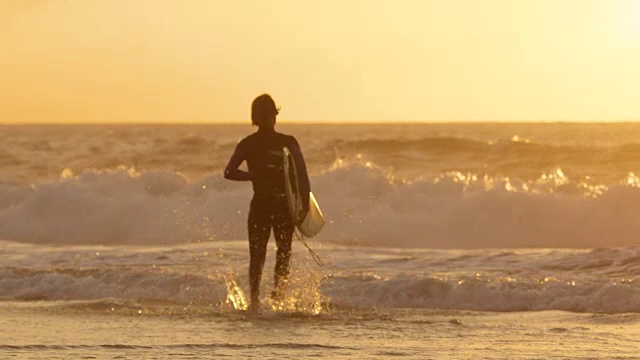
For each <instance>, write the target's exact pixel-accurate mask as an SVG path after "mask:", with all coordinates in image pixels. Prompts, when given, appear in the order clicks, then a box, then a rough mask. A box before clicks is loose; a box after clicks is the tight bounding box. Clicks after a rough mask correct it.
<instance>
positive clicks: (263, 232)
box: [248, 201, 271, 307]
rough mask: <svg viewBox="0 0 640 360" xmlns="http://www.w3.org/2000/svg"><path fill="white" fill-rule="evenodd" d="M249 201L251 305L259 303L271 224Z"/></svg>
mask: <svg viewBox="0 0 640 360" xmlns="http://www.w3.org/2000/svg"><path fill="white" fill-rule="evenodd" d="M254 203H255V202H254V201H252V202H251V210H250V211H249V220H248V230H249V256H250V260H249V286H250V291H251V306H252V307H254V306H258V305H259V304H260V279H261V277H262V269H263V267H264V260H265V257H266V255H267V243H268V242H269V235H270V234H271V226H270V224H269V223H268V222H266V221H264V219H261V216H260V211H259V210H260V209H259V208H258V207H257V206H255V204H254Z"/></svg>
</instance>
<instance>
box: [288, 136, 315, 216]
mask: <svg viewBox="0 0 640 360" xmlns="http://www.w3.org/2000/svg"><path fill="white" fill-rule="evenodd" d="M290 150H291V155H292V156H293V161H294V162H295V164H296V170H297V172H298V188H299V189H300V195H301V197H302V207H303V209H304V214H303V215H304V216H303V217H302V218H303V219H304V217H305V216H306V215H307V212H308V211H309V192H311V183H310V182H309V174H308V173H307V164H306V163H305V161H304V156H302V150H301V149H300V144H298V141H296V140H295V139H294V140H293V144H292V146H291V148H290Z"/></svg>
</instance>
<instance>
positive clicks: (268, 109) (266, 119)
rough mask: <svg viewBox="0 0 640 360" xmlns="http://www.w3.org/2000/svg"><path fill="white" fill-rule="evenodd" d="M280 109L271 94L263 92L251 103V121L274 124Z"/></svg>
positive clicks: (258, 124)
mask: <svg viewBox="0 0 640 360" xmlns="http://www.w3.org/2000/svg"><path fill="white" fill-rule="evenodd" d="M279 112H280V109H279V108H278V107H277V106H276V103H275V101H273V99H272V98H271V95H269V94H262V95H260V96H258V97H257V98H255V100H253V103H251V123H252V124H253V125H257V126H273V125H275V124H276V115H278V113H279Z"/></svg>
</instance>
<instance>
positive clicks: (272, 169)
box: [224, 94, 310, 311]
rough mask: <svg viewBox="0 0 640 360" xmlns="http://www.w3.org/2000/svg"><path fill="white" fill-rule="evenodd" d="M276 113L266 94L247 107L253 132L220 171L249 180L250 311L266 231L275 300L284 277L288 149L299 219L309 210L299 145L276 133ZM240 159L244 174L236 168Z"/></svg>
mask: <svg viewBox="0 0 640 360" xmlns="http://www.w3.org/2000/svg"><path fill="white" fill-rule="evenodd" d="M279 111H280V109H279V108H278V107H276V104H275V102H274V101H273V99H272V98H271V96H270V95H268V94H262V95H260V96H258V97H257V98H255V100H253V103H252V104H251V122H252V125H254V126H258V131H256V132H255V133H253V134H251V135H249V136H247V137H245V138H244V139H242V140H241V141H240V142H239V143H238V145H237V146H236V148H235V151H234V152H233V155H231V159H229V163H228V164H227V167H226V168H225V170H224V177H225V178H226V179H229V180H236V181H251V183H252V185H253V198H252V199H251V205H250V208H249V218H248V221H247V224H248V230H249V255H250V261H249V284H250V288H251V290H250V291H251V304H250V307H249V310H250V311H259V309H260V297H259V296H260V279H261V277H262V269H263V267H264V261H265V257H266V253H267V242H268V241H269V236H270V235H271V229H273V234H274V237H275V239H276V245H277V252H276V265H275V271H274V282H275V284H274V290H273V292H272V294H271V295H272V298H274V300H280V299H281V298H282V293H283V291H284V288H285V286H286V283H287V277H288V275H289V264H290V262H291V241H292V238H293V231H294V227H295V222H294V221H292V219H291V215H290V213H289V207H288V203H287V198H286V192H285V191H286V190H285V178H284V169H283V160H282V149H283V147H285V146H286V147H288V148H289V150H290V151H291V153H292V155H293V159H294V162H295V165H296V168H297V169H298V179H299V187H300V190H301V193H302V194H305V195H304V196H302V199H303V208H304V211H303V214H302V216H301V218H300V219H299V220H298V221H301V220H302V219H304V216H305V215H306V212H308V209H309V191H310V185H309V177H308V175H307V169H306V165H305V162H304V158H303V156H302V151H301V150H300V145H299V144H298V141H297V140H296V139H295V138H294V137H293V136H290V135H284V134H281V133H279V132H276V131H275V124H276V116H277V115H278V113H279ZM243 161H246V162H247V168H248V171H244V170H241V169H239V167H240V165H241V164H242V162H243Z"/></svg>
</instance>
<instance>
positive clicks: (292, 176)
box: [282, 146, 324, 237]
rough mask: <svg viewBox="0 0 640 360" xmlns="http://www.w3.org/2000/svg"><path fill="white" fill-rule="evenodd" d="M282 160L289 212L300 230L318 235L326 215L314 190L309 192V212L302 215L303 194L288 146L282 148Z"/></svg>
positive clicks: (306, 234)
mask: <svg viewBox="0 0 640 360" xmlns="http://www.w3.org/2000/svg"><path fill="white" fill-rule="evenodd" d="M282 161H283V165H284V184H285V190H286V192H287V202H288V204H289V213H290V214H291V219H292V220H293V222H294V224H296V227H297V228H298V230H300V232H301V233H302V234H303V235H304V236H306V237H314V236H316V235H318V233H319V232H320V230H322V227H323V226H324V216H323V215H322V210H320V206H319V205H318V202H317V201H316V198H315V196H313V193H312V192H309V212H308V213H307V215H306V216H305V218H304V219H303V220H302V221H300V218H301V217H302V212H303V209H302V195H301V194H300V187H299V185H298V172H297V170H296V163H295V161H293V155H291V151H290V150H289V148H287V147H286V146H285V147H284V148H283V149H282Z"/></svg>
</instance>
